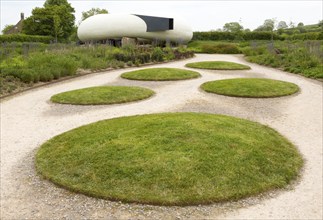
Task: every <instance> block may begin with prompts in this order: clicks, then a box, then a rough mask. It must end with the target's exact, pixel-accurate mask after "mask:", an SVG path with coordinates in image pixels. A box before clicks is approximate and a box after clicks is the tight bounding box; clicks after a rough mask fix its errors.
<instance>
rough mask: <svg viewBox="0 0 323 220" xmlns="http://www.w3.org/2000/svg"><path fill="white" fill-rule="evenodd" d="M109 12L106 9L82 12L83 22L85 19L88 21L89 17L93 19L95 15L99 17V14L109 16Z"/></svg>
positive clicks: (92, 9)
mask: <svg viewBox="0 0 323 220" xmlns="http://www.w3.org/2000/svg"><path fill="white" fill-rule="evenodd" d="M108 13H109V12H108V10H106V9H100V8H91V9H90V10H88V11H83V12H82V21H84V20H85V19H87V18H88V17H91V16H93V15H97V14H108Z"/></svg>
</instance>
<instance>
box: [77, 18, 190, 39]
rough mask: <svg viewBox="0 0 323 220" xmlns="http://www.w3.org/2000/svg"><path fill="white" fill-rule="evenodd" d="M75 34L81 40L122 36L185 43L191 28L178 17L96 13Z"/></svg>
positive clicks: (118, 37)
mask: <svg viewBox="0 0 323 220" xmlns="http://www.w3.org/2000/svg"><path fill="white" fill-rule="evenodd" d="M77 35H78V37H79V39H80V40H81V41H83V42H86V41H91V40H107V39H121V38H122V37H129V38H143V39H149V40H159V41H169V42H176V43H187V42H189V41H190V40H191V39H192V36H193V32H192V30H191V28H190V26H189V25H187V24H186V23H185V22H184V21H183V20H182V19H181V18H178V17H175V18H174V17H173V18H165V17H153V16H144V15H123V14H98V15H94V16H91V17H89V18H87V19H86V20H84V21H83V22H82V23H81V24H80V26H79V28H78V30H77Z"/></svg>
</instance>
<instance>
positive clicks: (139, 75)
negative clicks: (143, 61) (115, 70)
mask: <svg viewBox="0 0 323 220" xmlns="http://www.w3.org/2000/svg"><path fill="white" fill-rule="evenodd" d="M200 76H201V75H200V74H199V73H198V72H194V71H190V70H184V69H177V68H149V69H142V70H136V71H131V72H127V73H123V74H122V75H121V77H122V78H125V79H131V80H145V81H170V80H183V79H193V78H197V77H200Z"/></svg>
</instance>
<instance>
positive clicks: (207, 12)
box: [0, 0, 323, 31]
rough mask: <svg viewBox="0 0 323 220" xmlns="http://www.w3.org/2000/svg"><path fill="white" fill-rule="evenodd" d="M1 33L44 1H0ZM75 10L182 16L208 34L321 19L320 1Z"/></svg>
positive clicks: (107, 4)
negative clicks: (235, 26)
mask: <svg viewBox="0 0 323 220" xmlns="http://www.w3.org/2000/svg"><path fill="white" fill-rule="evenodd" d="M0 1H1V30H2V29H3V28H4V26H5V25H6V24H16V23H17V22H18V21H19V19H20V13H21V12H24V13H25V17H28V16H30V15H31V11H32V9H33V8H35V7H42V6H43V4H44V2H45V0H0ZM68 2H69V3H71V5H72V7H74V8H75V17H76V23H78V22H79V21H80V20H81V13H82V11H87V10H89V9H91V8H93V7H95V8H97V7H98V8H105V9H107V10H108V11H109V13H126V14H143V15H145V14H147V15H148V14H149V15H152V14H154V13H157V14H160V13H163V12H165V13H167V14H168V15H169V14H176V15H180V16H181V17H183V18H184V19H185V20H187V21H188V23H190V24H191V26H192V29H193V31H209V30H216V29H218V28H222V27H223V25H224V24H225V23H227V22H233V21H237V22H240V23H241V24H242V26H243V27H244V28H249V29H251V30H253V29H255V28H257V27H258V26H260V25H261V24H262V23H263V21H264V20H265V19H268V18H275V19H277V20H278V21H281V20H283V21H286V22H287V24H289V22H291V21H292V22H294V23H295V24H298V23H299V22H303V23H304V24H315V23H318V21H319V20H322V16H323V15H322V11H323V4H322V0H314V1H309V0H308V1H306V0H305V1H304V0H296V1H295V0H287V1H279V0H276V1H275V0H274V1H265V0H258V1H256V0H253V1H244V0H236V1H230V0H227V1H217V0H209V1H193V0H190V1H185V0H182V1H170V0H169V1H156V0H146V1H136V0H131V1H125V0H115V1H111V0H105V1H102V0H92V1H89V0H83V1H81V0H68Z"/></svg>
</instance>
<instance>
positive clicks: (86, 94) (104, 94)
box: [50, 86, 155, 105]
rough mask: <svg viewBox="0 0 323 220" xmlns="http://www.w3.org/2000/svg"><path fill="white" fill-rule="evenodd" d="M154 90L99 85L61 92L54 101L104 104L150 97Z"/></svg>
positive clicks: (53, 97) (77, 103)
mask: <svg viewBox="0 0 323 220" xmlns="http://www.w3.org/2000/svg"><path fill="white" fill-rule="evenodd" d="M154 94H155V93H154V91H152V90H150V89H146V88H141V87H132V86H131V87H130V86H98V87H89V88H84V89H77V90H72V91H68V92H63V93H59V94H57V95H54V96H52V97H51V99H50V100H51V101H52V102H57V103H61V104H73V105H104V104H117V103H124V102H132V101H137V100H141V99H146V98H149V97H150V96H152V95H154Z"/></svg>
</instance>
